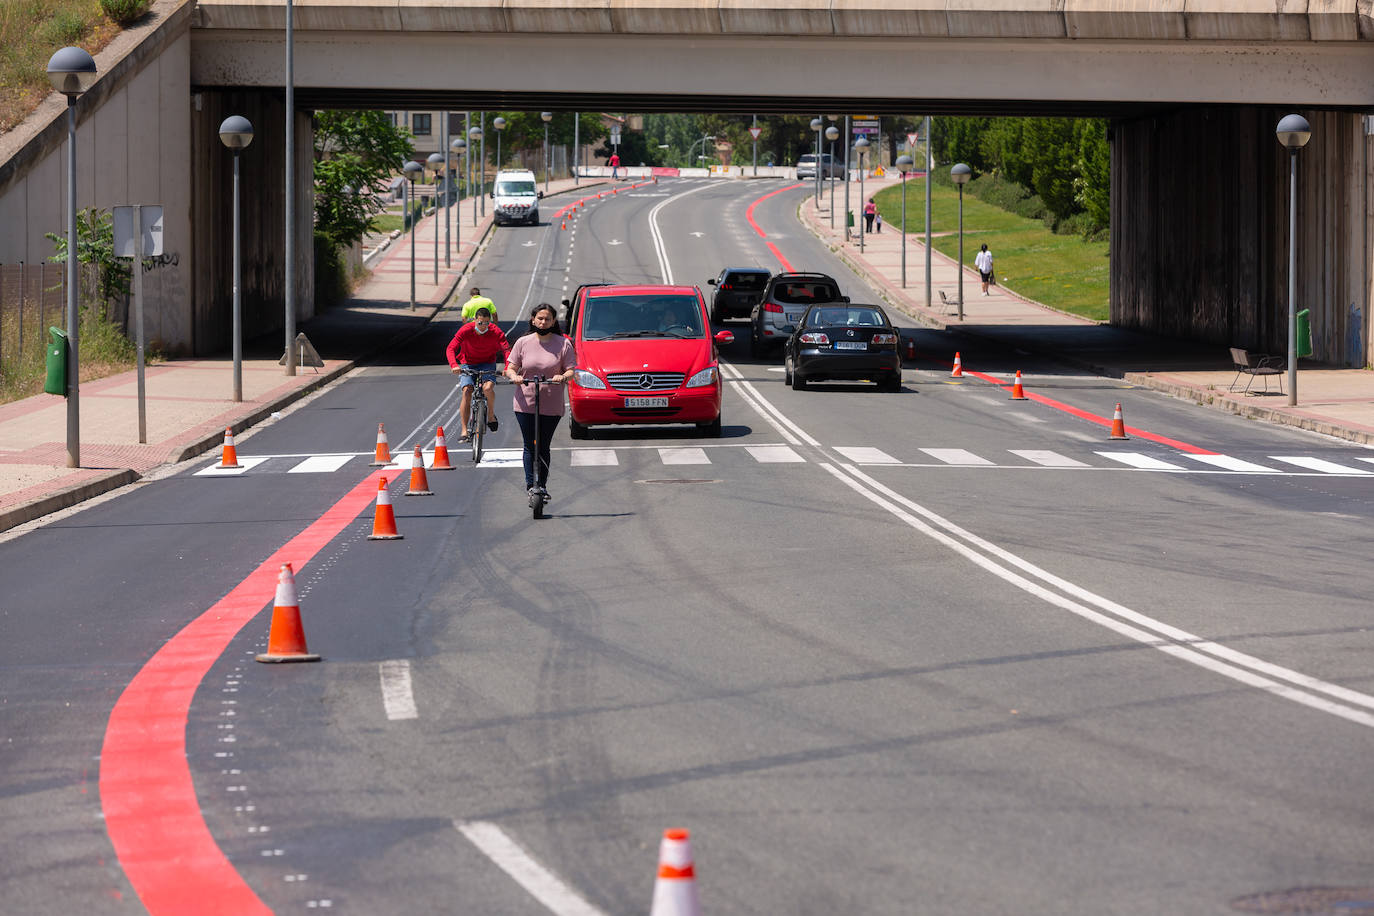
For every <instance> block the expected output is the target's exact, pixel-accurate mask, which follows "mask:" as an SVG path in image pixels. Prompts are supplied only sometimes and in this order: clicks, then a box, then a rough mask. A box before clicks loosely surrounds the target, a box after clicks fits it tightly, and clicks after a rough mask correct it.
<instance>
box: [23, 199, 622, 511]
mask: <svg viewBox="0 0 1374 916" xmlns="http://www.w3.org/2000/svg"><path fill="white" fill-rule="evenodd" d="M604 184H606V182H605V181H603V180H601V179H587V178H583V179H582V180H581V184H580V185H579V186H576V187H575V186H574V184H573V182H572V179H564V180H561V181H553V182H550V184H549V197H550V198H554V199H553V200H551V201H550V204H551V206H549V207H547V208H546V209H548V211H549V213H548V214H546V215H545V217H544V218H545V219H551V217H552V213H553V211H554V210H556V209H557V207H558V206H559V204H560V201H559V200H558V199H557V198H556V197H555V195H558V194H560V193H564V192H568V191H575V190H579V189H586V188H591V187H594V186H597V185H604ZM575 199H576V197H575V196H573V195H568V196H567V197H566V200H567V202H569V203H570V202H571V201H573V200H575ZM486 204H487V206H486V210H487V212H486V214H485V215H484V216H481V217H480V218H479V219H478V220H477V225H475V226H474V225H473V218H472V203H471V200H465V201H463V202H462V204H461V205H460V208H459V209H460V215H461V218H462V224H461V226H460V227H459V228H458V230H457V233H456V234H457V238H454V235H455V233H454V229H453V228H452V227H450V229H449V241H450V243H452V244H453V250H452V252H451V253H450V257H449V265H448V266H446V265H445V263H444V251H443V248H444V222H443V219H442V217H443V215H444V211H443V210H440V211H439V212H438V213H437V214H435V215H431V216H429V217H426V218H425V219H422V220H421V221H420V222H419V224H418V225H417V227H416V231H415V232H414V233H411V234H405V235H402V236H400V237H398V238H396V239H394V240H392V242H391V243H390V244H389V245H388V246H387V247H386V249H385V250H384V251H382V252H381V253H380V254H379V255H377V256H375V257H374V258H373V260H372V262H371V264H370V267H371V269H372V274H371V276H370V277H369V278H368V279H367V281H366V282H365V283H364V284H363V285H362V286H361V287H359V288H358V290H357V291H356V293H355V294H354V296H353V298H351V299H349V300H348V301H347V302H344V303H342V304H340V305H336V306H334V307H332V308H330V309H329V310H327V311H325V312H323V313H322V314H320V315H317V316H315V317H314V318H311V319H309V320H308V321H306V322H304V323H302V324H300V325H299V326H298V327H297V331H298V332H300V333H304V334H305V335H306V337H307V338H309V340H310V342H311V344H312V345H313V346H314V347H315V350H316V351H317V352H318V353H319V354H320V357H321V359H323V361H324V366H323V367H321V368H320V369H318V370H316V369H314V368H312V367H309V366H305V367H298V368H297V370H296V372H297V374H296V375H294V376H288V375H286V374H285V371H284V370H283V368H282V367H281V366H280V365H279V364H278V362H277V359H278V357H279V356H280V355H281V351H282V346H283V343H284V341H283V340H282V339H281V337H280V335H281V332H280V331H278V332H276V335H277V336H276V338H275V339H259V340H253V341H245V343H244V359H243V401H241V402H235V401H234V400H232V396H233V364H232V360H231V359H230V357H228V356H227V355H226V356H221V357H214V358H206V359H183V360H169V361H168V362H165V363H159V364H158V365H155V366H149V367H148V368H147V369H146V370H145V372H144V379H145V388H146V396H145V407H144V410H145V416H146V421H147V422H146V426H147V443H146V444H140V443H139V441H138V387H137V385H138V382H137V373H136V372H134V371H129V372H124V373H121V374H119V375H114V376H110V377H108V378H103V379H97V380H94V381H88V382H87V381H83V382H82V383H81V392H80V412H81V438H80V458H81V467H79V468H69V467H67V466H66V465H67V445H66V436H67V402H66V399H65V398H62V397H59V396H57V395H51V394H40V395H35V396H34V397H31V398H26V399H24V400H22V401H14V402H12V403H9V404H4V405H0V468H2V469H3V472H2V473H0V531H5V530H7V529H10V528H13V527H15V526H16V525H21V524H23V523H25V522H27V521H31V520H33V519H35V518H39V517H41V516H43V515H47V514H48V513H50V512H55V511H57V510H59V509H64V508H67V507H68V506H73V505H76V504H77V503H79V502H82V501H83V500H87V499H91V498H92V497H95V496H98V495H100V494H101V493H105V492H107V491H109V490H113V489H115V488H116V487H121V486H124V485H125V484H128V483H132V482H133V481H135V480H137V479H138V478H139V477H141V476H142V475H143V474H146V473H148V472H149V471H151V470H152V469H154V468H156V467H158V466H160V465H164V464H168V463H175V462H178V461H185V460H186V459H188V458H192V457H194V456H196V455H199V454H202V453H204V452H207V451H210V450H211V449H215V448H218V447H219V446H220V444H221V443H222V442H223V441H224V431H225V429H232V430H233V431H234V432H235V433H238V432H241V431H242V430H244V429H247V428H248V427H250V426H252V425H254V424H255V423H259V422H261V421H262V420H263V419H265V418H266V417H268V416H270V415H271V414H272V413H273V412H275V411H278V410H280V409H282V408H283V407H285V406H286V405H288V404H290V403H292V402H293V401H296V400H299V399H300V398H302V397H305V396H306V395H307V394H309V393H310V392H312V391H315V390H316V389H318V388H320V387H322V386H324V385H326V384H328V383H329V382H331V381H333V380H334V379H336V378H338V377H340V376H341V375H343V374H344V373H346V372H348V371H349V370H351V369H352V368H353V367H354V366H356V365H357V364H358V363H359V362H361V361H363V360H365V359H367V358H368V357H369V356H371V355H372V354H373V353H376V352H378V351H380V350H382V349H384V348H386V347H387V346H389V345H391V344H392V343H394V342H395V341H397V340H399V339H402V338H404V337H406V336H408V335H411V334H415V333H418V332H419V331H420V330H421V329H422V328H423V327H424V325H425V324H426V323H427V322H428V321H429V320H430V319H431V318H432V317H434V315H435V314H436V313H437V312H438V311H439V309H441V308H442V307H443V306H444V304H445V303H446V302H448V300H449V298H450V297H451V296H452V295H453V293H454V291H455V290H456V289H457V287H458V284H459V282H460V280H461V279H462V277H463V274H464V272H465V271H466V269H467V267H468V265H469V264H470V263H471V262H472V261H473V259H474V257H475V256H476V254H477V252H478V251H479V250H480V248H481V246H482V244H483V243H484V242H485V241H486V239H487V235H488V233H489V232H490V231H491V219H492V217H491V201H490V200H487V201H486ZM479 207H480V202H479ZM436 233H438V239H437V240H438V247H439V258H438V282H437V283H436V282H435V257H434V250H435V241H436V238H435V235H436ZM412 239H413V240H414V242H415V308H414V310H413V311H412V310H411V307H410V256H411V249H410V246H411V242H412ZM459 243H461V244H459Z"/></svg>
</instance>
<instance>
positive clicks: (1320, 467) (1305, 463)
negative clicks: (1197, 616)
mask: <svg viewBox="0 0 1374 916" xmlns="http://www.w3.org/2000/svg"><path fill="white" fill-rule="evenodd" d="M1269 457H1270V458H1273V459H1274V460H1275V461H1282V462H1284V463H1285V464H1296V465H1297V466H1298V467H1300V468H1307V469H1308V470H1309V471H1321V472H1322V473H1323V474H1351V475H1354V476H1363V475H1365V474H1368V473H1370V472H1369V471H1366V470H1364V469H1363V468H1351V467H1346V466H1345V465H1343V464H1337V463H1336V462H1334V461H1327V460H1326V459H1325V458H1307V457H1305V456H1302V455H1270V456H1269ZM239 460H240V461H242V460H243V459H241V458H240V459H239Z"/></svg>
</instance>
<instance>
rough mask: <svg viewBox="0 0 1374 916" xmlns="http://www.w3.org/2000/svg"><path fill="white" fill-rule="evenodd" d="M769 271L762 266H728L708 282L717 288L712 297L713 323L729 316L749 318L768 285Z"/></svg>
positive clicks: (717, 322)
mask: <svg viewBox="0 0 1374 916" xmlns="http://www.w3.org/2000/svg"><path fill="white" fill-rule="evenodd" d="M769 276H771V275H770V274H769V273H768V271H766V270H764V269H763V268H761V267H727V268H725V269H724V270H722V271H721V272H720V276H718V277H716V278H715V279H712V280H707V281H706V282H707V283H709V284H711V285H712V286H714V287H715V288H716V293H715V295H714V296H712V297H711V323H712V324H719V323H720V322H722V321H724V320H725V319H727V318H748V317H749V313H750V312H751V311H753V309H754V303H755V302H758V301H759V298H760V297H762V296H763V288H764V287H765V286H767V285H768V278H769Z"/></svg>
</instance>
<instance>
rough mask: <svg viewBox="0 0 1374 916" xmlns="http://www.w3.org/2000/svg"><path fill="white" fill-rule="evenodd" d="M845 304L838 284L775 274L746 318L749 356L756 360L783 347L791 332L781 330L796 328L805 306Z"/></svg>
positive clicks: (831, 279) (813, 277)
mask: <svg viewBox="0 0 1374 916" xmlns="http://www.w3.org/2000/svg"><path fill="white" fill-rule="evenodd" d="M848 301H849V297H848V296H842V295H840V284H838V283H836V282H835V278H834V277H830V276H827V275H826V274H813V273H782V274H775V275H774V276H773V277H771V278H770V279H769V281H768V285H767V286H765V287H764V289H763V296H762V298H760V299H759V302H758V304H757V305H755V306H754V309H753V312H752V313H750V315H749V355H750V356H758V355H760V354H761V353H762V352H763V350H764V349H765V348H773V347H781V346H782V345H783V344H784V343H786V342H787V338H788V336H789V335H790V334H791V332H790V331H786V330H784V328H787V327H789V326H791V327H795V326H796V325H797V323H798V322H800V321H801V316H802V313H803V312H805V311H806V309H807V306H811V305H818V304H820V303H822V302H848Z"/></svg>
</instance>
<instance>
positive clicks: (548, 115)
mask: <svg viewBox="0 0 1374 916" xmlns="http://www.w3.org/2000/svg"><path fill="white" fill-rule="evenodd" d="M539 120H541V121H543V122H544V193H545V194H547V193H549V122H550V121H552V120H553V112H552V111H541V112H539Z"/></svg>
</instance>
